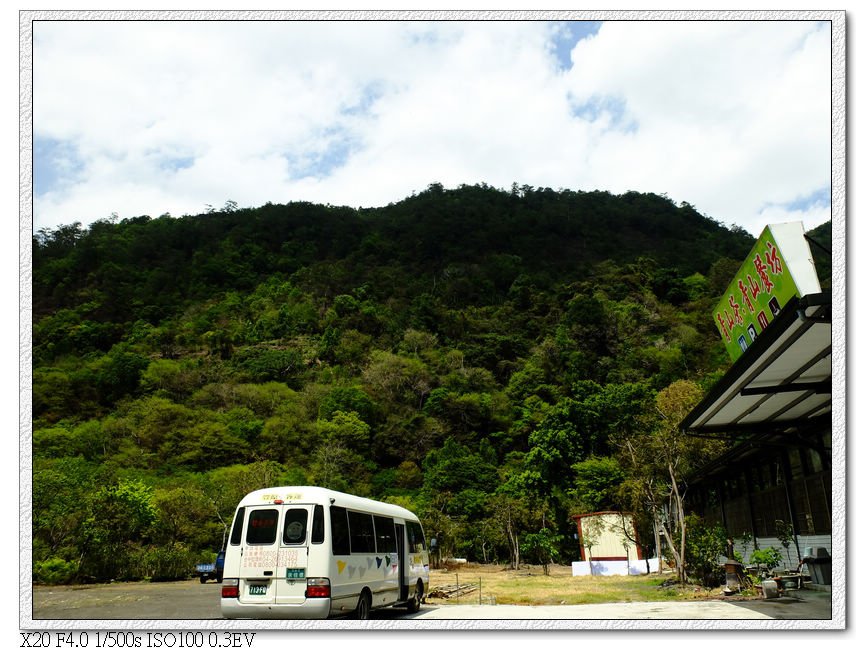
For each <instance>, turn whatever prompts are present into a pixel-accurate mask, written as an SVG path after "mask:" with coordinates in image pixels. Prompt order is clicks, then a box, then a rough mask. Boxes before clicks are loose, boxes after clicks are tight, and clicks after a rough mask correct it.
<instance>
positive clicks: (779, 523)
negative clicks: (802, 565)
mask: <svg viewBox="0 0 865 650" xmlns="http://www.w3.org/2000/svg"><path fill="white" fill-rule="evenodd" d="M775 537H777V538H778V541H779V542H781V546H783V547H784V552H785V553H786V554H787V566H788V567H790V566H793V561H792V560H791V559H790V543H791V542H792V541H793V524H791V523H789V522H786V521H784V520H783V519H776V520H775Z"/></svg>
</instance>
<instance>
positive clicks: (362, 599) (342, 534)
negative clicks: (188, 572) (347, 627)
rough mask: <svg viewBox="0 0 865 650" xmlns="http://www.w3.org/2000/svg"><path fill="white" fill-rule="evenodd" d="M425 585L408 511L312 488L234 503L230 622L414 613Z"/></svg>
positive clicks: (417, 532)
mask: <svg viewBox="0 0 865 650" xmlns="http://www.w3.org/2000/svg"><path fill="white" fill-rule="evenodd" d="M428 589H429V552H428V550H427V544H426V541H425V539H424V534H423V529H422V528H421V524H420V521H419V520H418V518H417V517H416V516H415V515H414V514H412V513H411V512H410V511H408V510H406V509H405V508H401V507H399V506H395V505H393V504H390V503H382V502H380V501H373V500H372V499H365V498H363V497H358V496H353V495H350V494H344V493H342V492H336V491H334V490H327V489H324V488H320V487H309V486H289V487H274V488H265V489H263V490H256V491H255V492H251V493H249V494H247V495H246V496H245V497H244V498H243V499H242V500H241V501H240V503H239V504H238V506H237V511H236V512H235V515H234V522H233V523H232V526H231V536H230V538H229V541H228V544H227V546H226V552H225V568H224V574H223V580H222V598H221V605H222V615H223V616H224V617H225V618H297V619H316V618H322V619H323V618H328V617H335V616H347V615H353V616H354V617H355V618H359V619H366V618H369V613H370V611H371V610H373V609H376V608H379V607H386V606H389V605H403V606H405V607H407V608H408V610H409V611H410V612H414V611H417V610H418V609H419V608H420V606H421V602H423V599H424V595H425V594H426V593H427V591H428Z"/></svg>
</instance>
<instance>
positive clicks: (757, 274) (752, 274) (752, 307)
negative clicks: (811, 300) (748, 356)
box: [713, 222, 819, 361]
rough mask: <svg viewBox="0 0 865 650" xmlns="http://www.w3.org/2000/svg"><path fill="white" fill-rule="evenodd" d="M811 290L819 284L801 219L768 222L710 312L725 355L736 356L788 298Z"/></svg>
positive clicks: (773, 317)
mask: <svg viewBox="0 0 865 650" xmlns="http://www.w3.org/2000/svg"><path fill="white" fill-rule="evenodd" d="M788 261H789V264H788ZM797 280H798V282H797ZM802 285H804V286H802ZM815 286H816V289H815ZM813 290H819V283H818V282H817V275H816V271H815V270H814V262H813V260H812V259H811V255H810V247H809V246H808V243H807V241H806V240H805V237H804V230H803V229H802V225H801V223H798V222H797V223H795V224H778V225H776V226H767V227H766V228H765V229H764V230H763V232H762V234H761V235H760V237H759V238H758V239H757V243H756V244H754V247H753V248H752V249H751V252H750V253H749V254H748V257H747V259H746V260H745V262H744V264H742V266H741V267H740V269H739V272H738V273H737V274H736V276H735V277H734V278H733V281H732V282H731V283H730V285H729V286H728V287H727V291H726V292H725V293H724V295H723V297H722V298H721V300H720V302H718V304H717V306H716V307H715V310H714V312H713V317H714V320H715V326H716V327H717V328H718V331H719V332H720V333H721V338H722V339H723V341H724V343H725V344H726V346H727V352H728V353H729V355H730V358H731V359H732V360H733V361H735V360H736V359H738V358H739V357H740V356H741V355H742V353H743V352H744V351H745V350H747V349H748V347H750V346H751V344H752V343H753V342H754V341H755V340H756V339H757V337H758V336H760V334H762V332H763V331H764V330H765V329H766V328H767V327H768V326H769V323H771V322H772V321H773V320H774V319H775V317H776V316H777V315H778V314H779V313H780V311H781V309H782V308H783V307H784V305H786V304H787V302H788V301H789V300H790V298H792V297H794V296H801V295H805V293H806V292H809V291H813Z"/></svg>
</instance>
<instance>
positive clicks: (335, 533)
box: [330, 506, 351, 555]
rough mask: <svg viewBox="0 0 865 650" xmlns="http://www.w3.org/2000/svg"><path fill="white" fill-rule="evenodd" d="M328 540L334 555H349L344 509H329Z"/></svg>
mask: <svg viewBox="0 0 865 650" xmlns="http://www.w3.org/2000/svg"><path fill="white" fill-rule="evenodd" d="M330 540H331V543H332V545H333V554H334V555H349V554H351V545H350V542H349V535H348V519H347V516H346V512H345V508H340V507H339V506H331V507H330Z"/></svg>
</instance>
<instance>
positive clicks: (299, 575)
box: [285, 569, 306, 580]
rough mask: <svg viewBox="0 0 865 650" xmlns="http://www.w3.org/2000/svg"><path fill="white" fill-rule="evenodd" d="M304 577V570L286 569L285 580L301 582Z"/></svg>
mask: <svg viewBox="0 0 865 650" xmlns="http://www.w3.org/2000/svg"><path fill="white" fill-rule="evenodd" d="M305 577H306V569H286V570H285V579H286V580H303V579H304V578H305Z"/></svg>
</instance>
